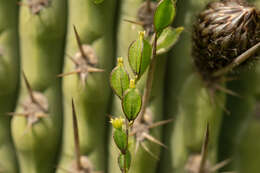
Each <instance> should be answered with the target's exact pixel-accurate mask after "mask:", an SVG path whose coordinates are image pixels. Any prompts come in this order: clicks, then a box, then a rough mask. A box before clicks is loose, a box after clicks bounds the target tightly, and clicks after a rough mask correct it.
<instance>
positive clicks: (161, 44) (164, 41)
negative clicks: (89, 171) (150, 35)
mask: <svg viewBox="0 0 260 173" xmlns="http://www.w3.org/2000/svg"><path fill="white" fill-rule="evenodd" d="M183 29H184V28H183V27H178V28H172V27H170V26H169V27H167V28H165V29H164V30H163V32H162V33H161V35H160V37H159V38H158V40H157V54H158V55H159V54H163V53H165V52H167V51H168V50H169V49H171V48H172V46H173V45H174V44H175V43H176V42H177V41H178V39H179V37H180V35H181V33H182V31H183Z"/></svg>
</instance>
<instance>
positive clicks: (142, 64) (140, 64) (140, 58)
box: [128, 32, 152, 78]
mask: <svg viewBox="0 0 260 173" xmlns="http://www.w3.org/2000/svg"><path fill="white" fill-rule="evenodd" d="M151 55H152V46H151V44H150V43H149V42H148V41H147V40H145V39H144V33H143V32H140V35H139V39H137V40H135V41H134V42H133V43H132V44H131V45H130V47H129V50H128V61H129V64H130V67H131V69H132V70H133V72H134V73H135V75H137V77H138V78H140V77H141V76H142V74H143V73H144V72H145V70H146V69H147V67H148V66H149V64H150V61H151Z"/></svg>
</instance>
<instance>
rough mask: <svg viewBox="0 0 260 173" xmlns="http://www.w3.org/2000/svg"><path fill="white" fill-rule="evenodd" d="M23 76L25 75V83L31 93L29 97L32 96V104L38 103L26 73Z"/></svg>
mask: <svg viewBox="0 0 260 173" xmlns="http://www.w3.org/2000/svg"><path fill="white" fill-rule="evenodd" d="M22 75H23V78H24V82H25V85H26V88H27V90H28V92H29V95H30V98H31V100H32V102H34V103H37V102H36V99H35V98H34V95H33V90H32V88H31V86H30V84H29V82H28V79H27V77H26V76H25V73H24V71H22Z"/></svg>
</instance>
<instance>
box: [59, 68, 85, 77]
mask: <svg viewBox="0 0 260 173" xmlns="http://www.w3.org/2000/svg"><path fill="white" fill-rule="evenodd" d="M77 73H81V70H80V69H78V70H75V71H71V72H68V73H62V74H58V75H57V77H65V76H69V75H72V74H77Z"/></svg>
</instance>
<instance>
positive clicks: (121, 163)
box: [117, 150, 131, 172]
mask: <svg viewBox="0 0 260 173" xmlns="http://www.w3.org/2000/svg"><path fill="white" fill-rule="evenodd" d="M125 160H126V162H125ZM117 161H118V165H119V168H120V170H121V171H122V172H123V171H124V165H125V163H126V169H127V170H129V169H130V165H131V153H130V152H129V150H127V151H126V154H125V155H123V154H122V153H120V154H119V156H118V159H117Z"/></svg>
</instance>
